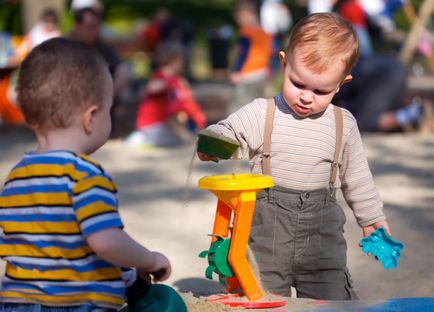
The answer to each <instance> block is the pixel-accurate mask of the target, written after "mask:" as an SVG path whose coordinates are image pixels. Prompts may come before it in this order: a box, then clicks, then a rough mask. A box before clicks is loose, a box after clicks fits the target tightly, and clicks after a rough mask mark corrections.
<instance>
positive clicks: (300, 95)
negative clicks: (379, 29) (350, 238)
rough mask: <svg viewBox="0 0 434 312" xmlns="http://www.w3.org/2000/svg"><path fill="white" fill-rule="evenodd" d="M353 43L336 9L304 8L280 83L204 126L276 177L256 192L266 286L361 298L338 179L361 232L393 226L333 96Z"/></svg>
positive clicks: (256, 243)
mask: <svg viewBox="0 0 434 312" xmlns="http://www.w3.org/2000/svg"><path fill="white" fill-rule="evenodd" d="M358 49H359V47H358V41H357V37H356V34H355V32H354V30H353V29H352V27H351V25H350V24H349V23H348V22H346V21H345V20H344V19H342V18H341V17H340V16H339V15H337V14H333V13H317V14H312V15H309V16H307V17H305V18H303V19H302V20H301V21H299V22H298V23H297V24H296V25H295V26H294V28H293V30H292V33H291V36H290V41H289V45H288V47H287V49H286V51H284V52H283V51H282V52H280V62H281V68H282V73H283V85H282V91H281V92H280V93H279V94H277V95H276V96H275V98H274V99H270V100H266V99H262V98H259V99H255V100H254V101H253V102H251V103H248V104H247V105H245V106H243V107H242V108H241V109H239V110H238V111H236V112H235V113H233V114H232V115H230V116H229V117H228V118H227V119H225V120H222V121H220V122H219V123H217V124H215V125H211V126H209V127H208V128H207V129H208V130H210V131H213V132H215V133H217V134H219V135H223V136H225V137H228V138H231V139H235V140H237V141H238V142H239V143H240V154H241V155H249V159H250V168H251V171H252V172H253V173H262V174H268V175H271V176H272V177H273V179H274V183H275V187H273V188H270V189H267V190H264V191H261V192H260V193H259V194H258V196H257V201H256V206H255V214H254V217H253V221H252V228H251V233H250V242H251V243H250V247H251V248H252V250H253V253H254V254H255V257H256V258H257V261H258V265H259V269H260V273H261V281H262V283H263V285H264V286H265V288H267V289H268V290H269V291H270V292H272V293H276V294H280V295H283V296H290V295H291V286H292V287H295V288H296V290H297V296H298V297H302V298H316V299H326V300H349V299H355V298H357V295H356V293H355V291H354V289H353V285H352V281H351V277H350V274H349V272H348V269H347V263H346V251H347V247H346V242H345V238H344V235H343V229H344V223H345V221H346V219H345V214H344V212H343V210H342V208H341V207H340V206H339V205H338V204H337V202H336V196H335V193H336V189H337V188H341V189H342V191H343V194H344V198H345V200H346V202H347V203H348V205H349V206H350V208H351V209H352V210H353V213H354V215H355V217H356V220H357V222H358V224H359V225H360V226H361V227H362V230H363V235H364V236H367V235H369V234H370V233H371V232H372V231H374V230H375V229H376V228H379V227H384V228H385V229H386V230H387V231H388V233H389V234H390V230H389V227H388V224H387V222H386V217H385V215H384V214H383V203H382V201H381V199H380V196H379V194H378V191H377V190H376V187H375V185H374V181H373V179H372V174H371V172H370V170H369V166H368V162H367V159H366V156H365V153H364V151H363V145H362V141H361V137H360V133H359V130H358V128H357V123H356V121H355V119H354V117H353V116H352V115H351V113H350V112H349V111H347V110H345V109H340V108H339V107H337V106H334V105H332V104H331V103H330V101H331V100H332V98H333V96H334V95H335V94H336V93H337V92H338V91H339V88H340V87H341V86H342V84H345V83H348V82H349V81H350V80H351V78H352V77H351V75H350V74H349V73H350V70H351V67H352V66H353V65H354V63H355V62H356V59H357V56H358ZM266 121H267V122H266ZM241 155H238V156H241ZM198 156H199V158H200V159H201V160H203V161H208V160H217V159H216V158H215V157H213V156H210V155H205V154H203V153H198Z"/></svg>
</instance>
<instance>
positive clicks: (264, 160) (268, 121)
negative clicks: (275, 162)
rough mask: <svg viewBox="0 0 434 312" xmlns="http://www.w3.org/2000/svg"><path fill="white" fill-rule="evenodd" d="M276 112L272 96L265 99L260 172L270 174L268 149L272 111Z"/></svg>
mask: <svg viewBox="0 0 434 312" xmlns="http://www.w3.org/2000/svg"><path fill="white" fill-rule="evenodd" d="M275 112H276V102H275V100H274V98H271V99H268V100H267V113H266V114H265V126H264V143H263V147H262V149H263V151H262V174H266V175H271V165H270V150H271V132H272V131H273V121H274V113H275Z"/></svg>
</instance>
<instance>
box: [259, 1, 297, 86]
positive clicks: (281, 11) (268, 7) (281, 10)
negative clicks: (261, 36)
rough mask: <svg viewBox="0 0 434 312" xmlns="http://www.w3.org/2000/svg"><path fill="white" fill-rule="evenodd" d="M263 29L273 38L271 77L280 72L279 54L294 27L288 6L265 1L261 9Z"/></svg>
mask: <svg viewBox="0 0 434 312" xmlns="http://www.w3.org/2000/svg"><path fill="white" fill-rule="evenodd" d="M259 12H260V15H259V16H260V20H261V27H262V29H263V30H264V31H265V32H266V33H267V34H269V35H270V36H271V38H272V55H271V60H270V65H269V70H270V76H271V78H275V76H276V75H277V74H278V73H279V72H280V70H279V69H280V61H279V52H280V51H281V50H282V42H283V39H284V38H285V36H286V35H288V30H289V28H290V27H291V25H292V16H291V12H290V11H289V8H288V6H287V5H286V4H285V3H284V2H283V1H282V0H264V1H263V2H262V4H261V8H260V11H259Z"/></svg>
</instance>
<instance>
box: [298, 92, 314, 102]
mask: <svg viewBox="0 0 434 312" xmlns="http://www.w3.org/2000/svg"><path fill="white" fill-rule="evenodd" d="M300 101H301V102H302V103H303V104H309V103H311V102H312V94H311V92H302V93H301V94H300Z"/></svg>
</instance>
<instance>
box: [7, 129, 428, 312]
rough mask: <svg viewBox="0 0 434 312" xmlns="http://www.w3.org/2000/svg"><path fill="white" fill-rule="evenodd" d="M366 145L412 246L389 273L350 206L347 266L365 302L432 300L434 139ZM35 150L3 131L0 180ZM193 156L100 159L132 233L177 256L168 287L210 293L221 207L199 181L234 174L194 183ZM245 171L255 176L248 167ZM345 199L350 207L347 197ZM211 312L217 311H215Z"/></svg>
mask: <svg viewBox="0 0 434 312" xmlns="http://www.w3.org/2000/svg"><path fill="white" fill-rule="evenodd" d="M364 143H365V147H366V151H367V155H368V158H369V162H370V166H371V170H372V172H373V174H374V177H375V181H376V183H377V186H378V189H379V191H380V194H381V196H382V198H383V199H384V202H385V212H386V214H387V216H388V219H389V224H390V225H391V227H392V232H393V234H394V237H395V238H396V239H398V240H400V241H402V242H404V244H405V249H404V251H403V255H402V257H401V259H400V261H399V266H398V268H397V269H392V270H389V271H386V270H384V269H383V268H382V267H381V265H380V263H378V262H376V261H375V260H374V259H373V258H372V257H369V256H367V255H365V254H363V253H362V252H361V250H360V248H359V247H358V242H359V240H360V238H361V236H360V235H361V230H360V229H359V228H358V226H357V224H356V223H355V220H354V217H353V216H352V213H351V210H350V209H349V208H347V209H345V211H346V214H347V224H346V231H345V235H346V237H347V240H348V249H349V251H348V266H349V268H350V271H351V273H352V276H353V280H354V283H355V287H356V289H357V290H358V293H359V295H360V297H361V299H363V300H382V299H386V298H400V297H432V296H433V294H434V283H433V280H434V240H433V239H432V238H433V237H434V204H433V203H434V136H433V135H431V136H420V135H416V134H415V135H408V134H407V135H405V134H398V135H371V136H364ZM33 146H34V141H33V137H32V135H31V134H30V133H29V132H28V131H24V130H23V129H18V130H11V131H8V132H0V151H1V153H0V183H3V181H4V179H5V176H6V174H7V172H8V171H9V169H10V168H11V166H13V165H14V163H15V162H16V161H17V160H18V159H19V158H20V156H21V154H22V153H23V152H24V151H26V150H30V149H32V148H33ZM192 155H193V146H182V147H177V148H171V149H131V148H127V147H125V146H124V145H123V144H122V142H121V141H119V140H113V141H109V142H108V143H107V144H106V145H105V146H104V147H103V148H102V149H101V150H99V151H98V152H97V153H96V154H95V155H94V158H95V159H96V160H98V161H99V162H101V163H102V164H103V166H104V167H105V168H106V170H107V171H108V172H110V173H111V175H112V176H113V178H114V180H115V181H116V183H117V186H118V190H119V199H120V204H121V208H120V213H121V215H122V218H123V220H124V223H125V225H126V231H127V232H128V233H129V234H130V235H132V236H133V237H134V238H135V239H137V240H138V241H139V242H141V243H142V244H144V245H146V246H147V247H149V248H150V249H153V250H158V251H161V252H163V253H165V254H167V255H168V257H169V258H170V259H171V261H172V264H173V275H172V277H171V278H170V279H169V280H168V284H170V285H172V286H175V287H176V288H177V289H178V290H179V291H181V292H192V293H194V294H202V295H203V294H210V293H215V292H219V291H221V290H222V288H221V287H220V285H219V284H218V283H217V282H215V281H210V280H206V279H205V278H204V271H205V268H206V265H207V264H206V262H205V260H203V259H200V258H198V257H197V255H198V254H199V252H200V251H202V250H205V249H207V248H208V247H209V240H210V238H209V237H208V236H207V234H209V233H210V232H211V230H212V224H213V218H214V211H215V206H216V199H215V197H214V196H213V195H212V194H211V193H209V192H207V191H202V190H199V189H197V187H196V186H197V181H198V180H199V179H200V178H201V177H203V176H206V175H214V174H225V173H231V172H232V171H233V164H232V162H230V161H223V162H221V163H219V164H215V163H201V162H199V161H198V160H197V159H196V160H195V162H194V164H193V170H192V175H191V179H188V168H189V164H190V161H191V158H192ZM241 170H242V171H244V172H247V171H248V167H247V164H246V163H245V162H244V163H242V165H241ZM188 180H189V181H188ZM340 201H341V202H342V203H343V201H342V198H341V199H340ZM300 302H303V301H300ZM301 304H302V303H301ZM295 305H296V304H295ZM292 307H294V306H292ZM205 310H207V311H208V312H211V311H212V309H211V310H210V308H209V307H208V308H204V309H203V311H205ZM198 311H199V310H198ZM216 311H218V310H216ZM220 311H221V310H220Z"/></svg>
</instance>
